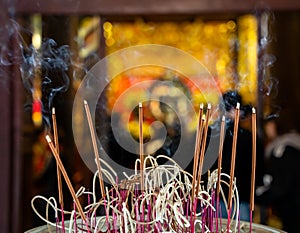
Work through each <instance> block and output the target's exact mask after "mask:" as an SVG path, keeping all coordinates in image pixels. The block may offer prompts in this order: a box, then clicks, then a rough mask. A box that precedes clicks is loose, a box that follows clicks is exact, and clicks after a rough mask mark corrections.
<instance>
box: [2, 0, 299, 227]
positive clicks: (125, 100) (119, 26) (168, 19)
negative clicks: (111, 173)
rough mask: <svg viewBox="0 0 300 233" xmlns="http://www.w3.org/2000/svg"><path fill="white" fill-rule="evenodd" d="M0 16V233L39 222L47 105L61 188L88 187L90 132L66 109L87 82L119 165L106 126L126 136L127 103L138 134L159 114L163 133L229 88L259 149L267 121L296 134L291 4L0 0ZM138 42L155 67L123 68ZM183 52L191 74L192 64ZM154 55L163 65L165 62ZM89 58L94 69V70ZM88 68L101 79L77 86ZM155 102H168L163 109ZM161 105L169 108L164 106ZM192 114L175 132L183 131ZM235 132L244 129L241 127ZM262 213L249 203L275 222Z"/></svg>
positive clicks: (130, 130)
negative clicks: (64, 180)
mask: <svg viewBox="0 0 300 233" xmlns="http://www.w3.org/2000/svg"><path fill="white" fill-rule="evenodd" d="M0 12H1V16H0V45H1V49H0V96H1V106H2V113H1V114H0V119H1V122H2V126H1V130H0V135H1V140H0V141H1V143H0V145H1V156H0V157H1V162H0V174H1V175H0V177H1V179H3V180H2V182H1V187H2V189H1V190H2V191H1V192H0V200H1V201H0V203H1V214H0V216H1V217H0V226H1V227H0V229H1V230H0V231H1V232H24V231H26V230H29V229H31V228H34V227H37V226H40V225H43V224H44V223H43V221H42V220H41V219H40V218H39V217H38V216H36V214H35V213H34V212H33V210H32V206H31V200H32V198H33V197H34V196H36V195H45V196H55V197H57V196H58V190H57V177H56V169H57V168H56V165H55V160H54V158H53V156H52V154H51V150H50V149H49V147H48V145H47V142H46V141H45V137H44V135H45V133H46V134H47V133H50V134H51V133H52V131H53V118H52V117H53V109H54V108H55V115H56V117H57V118H56V121H57V129H58V139H59V151H60V154H61V158H62V162H63V164H64V166H65V168H66V170H67V172H68V175H69V177H70V180H71V182H72V184H73V187H74V189H75V190H78V189H79V188H80V187H81V186H85V187H90V186H91V180H92V177H93V172H92V171H91V169H90V167H89V165H87V163H86V161H83V160H82V156H81V154H82V152H83V151H85V149H86V148H85V147H88V146H90V144H89V143H87V144H86V145H84V144H85V141H86V140H89V139H90V136H89V135H87V134H86V132H85V130H84V128H87V123H86V122H85V121H86V115H85V112H84V109H83V108H82V106H83V105H82V106H81V105H78V102H80V100H81V98H82V97H81V96H80V95H81V94H82V95H83V96H88V97H87V98H91V100H92V99H93V96H92V95H93V94H92V93H88V90H87V89H88V88H89V87H87V86H88V85H91V89H92V90H95V89H94V88H95V86H93V85H102V86H103V87H100V86H99V92H98V93H97V94H96V96H95V98H97V100H96V101H95V103H94V102H93V103H94V104H95V106H92V109H93V110H94V113H95V115H94V116H93V117H94V121H95V127H96V131H97V135H98V139H99V141H100V142H101V143H102V144H104V149H106V151H108V153H111V156H112V157H113V160H114V161H117V162H119V163H120V164H122V165H123V166H126V167H132V166H133V164H134V160H135V159H136V158H137V154H138V153H136V151H134V150H133V151H130V152H128V153H125V152H124V151H123V150H120V149H119V148H118V146H119V145H118V146H116V145H115V144H116V143H118V142H117V141H118V140H115V139H114V140H113V139H111V138H110V137H111V131H110V130H111V129H110V123H111V121H114V119H115V121H117V120H116V119H118V126H115V127H117V129H118V130H119V131H120V132H126V134H128V135H131V136H132V137H133V138H136V139H138V136H139V119H138V117H137V109H136V106H137V103H138V102H139V101H142V102H143V106H144V124H143V127H144V132H143V135H144V139H145V138H146V141H147V140H150V139H151V136H152V134H153V132H152V131H151V130H153V128H151V127H150V125H151V124H152V122H153V121H154V120H157V119H159V120H160V121H163V122H164V123H165V124H166V125H167V126H168V127H169V128H168V129H167V131H168V133H169V134H170V135H171V136H170V138H172V134H176V132H177V128H176V127H177V125H176V123H177V121H178V118H180V117H182V116H183V118H184V117H185V115H184V113H182V115H180V114H181V111H183V112H184V111H185V109H186V108H187V105H188V106H191V107H192V108H193V109H195V111H197V108H198V106H199V105H200V104H201V103H204V104H205V105H206V104H208V103H210V104H211V105H212V107H213V109H214V108H215V107H217V106H218V104H219V100H220V96H222V94H223V93H226V92H227V91H230V90H237V91H238V92H239V94H240V95H241V97H242V99H243V105H249V106H254V107H255V108H256V109H257V133H258V137H259V138H260V139H261V140H262V141H263V143H264V144H266V143H267V141H268V138H267V137H266V133H265V124H266V122H267V120H268V119H270V118H278V122H279V125H280V129H281V130H282V131H283V132H284V131H285V132H288V131H291V130H293V131H298V132H299V131H300V121H299V119H300V110H299V107H298V106H299V105H300V95H299V87H300V63H299V58H298V56H299V54H300V43H299V41H300V30H299V29H300V2H299V1H292V0H289V1H282V0H268V1H264V2H261V1H248V0H247V1H233V0H229V1H226V2H225V1H220V0H205V1H196V0H187V1H177V0H172V1H158V0H153V1H136V0H133V1H119V0H117V1H106V0H103V1H96V0H86V1H80V0H70V1H59V0H55V1H37V0H26V1H25V0H23V1H18V0H17V1H5V0H3V1H2V2H0ZM143 45H161V46H163V47H162V48H161V53H160V54H159V55H157V54H151V52H150V55H149V56H150V60H151V61H155V62H156V63H155V64H156V65H155V64H151V63H147V62H148V60H147V59H146V58H145V61H144V60H143V59H144V57H143V56H141V57H138V58H137V59H138V62H137V64H138V63H139V64H140V65H135V63H134V62H136V61H135V60H134V59H132V64H133V65H132V66H128V67H129V68H128V67H127V66H126V65H127V62H128V63H130V61H129V60H130V59H131V58H130V57H125V58H124V57H122V54H121V56H120V53H121V52H120V51H124V54H126V52H127V50H126V49H128V48H131V49H132V50H131V51H128V53H130V52H133V51H134V48H135V47H137V50H136V51H137V52H138V51H140V50H139V47H140V46H143ZM172 53H174V54H173V55H172ZM177 53H178V54H177ZM116 54H117V55H116ZM119 56H120V57H121V58H122V59H119V60H118V59H110V58H115V57H119ZM151 56H152V57H151ZM186 57H188V58H189V59H190V58H191V59H194V60H197V61H198V62H199V67H200V68H201V69H200V68H199V67H197V68H195V70H193V67H192V65H191V64H188V63H186V60H185V59H186ZM164 58H166V59H167V61H168V62H169V63H170V64H175V65H174V66H173V67H168V66H165V65H164V64H165V63H164V62H165V61H164ZM194 60H193V61H194ZM101 62H102V64H103V63H105V66H100V67H99V68H98V67H97V66H95V65H96V64H99V63H101ZM125 63H126V64H125ZM102 64H100V65H102ZM176 64H178V66H176ZM104 67H105V69H101V68H104ZM174 67H175V68H174ZM198 69H199V70H201V71H198ZM93 72H94V73H93ZM91 73H92V74H91ZM95 74H96V75H99V76H101V77H102V78H103V80H102V79H99V80H97V82H96V83H90V84H89V83H85V79H86V77H88V76H89V75H95ZM107 77H108V78H107ZM104 79H105V80H104ZM107 79H109V80H107ZM141 82H142V83H143V85H142V86H139V83H141ZM82 83H84V84H85V85H87V86H86V87H87V88H86V89H85V90H82V89H83V85H82ZM170 83H171V84H170ZM212 83H213V84H212ZM163 84H165V86H164V85H163ZM128 90H130V91H128ZM178 90H180V91H178ZM166 93H168V94H166ZM182 93H183V94H184V97H182ZM149 95H151V96H152V98H153V99H154V100H151V99H149ZM170 96H171V97H170ZM187 96H188V98H189V100H186V99H185V97H187ZM169 99H172V100H169ZM158 100H163V101H170V103H169V104H170V105H168V106H169V107H168V106H167V104H166V105H162V104H159V103H158V102H159V101H158ZM171 101H175V103H173V102H172V103H171ZM172 104H174V106H175V105H176V106H177V108H176V109H174V108H173V109H170V106H171V108H172V106H173V105H172ZM176 114H179V116H176ZM112 116H114V117H116V118H112V119H110V118H111V117H112ZM179 120H180V119H179ZM196 120H197V119H196V118H195V119H192V120H191V122H189V125H188V127H187V129H186V131H183V130H181V132H180V133H181V134H186V135H187V136H186V137H190V136H191V135H194V133H195V131H196V127H197V122H196ZM245 127H246V128H249V127H250V128H251V126H249V124H248V123H247V122H245ZM171 145H173V143H171ZM152 146H155V145H154V144H153V145H152ZM79 147H80V149H78V148H79ZM150 147H151V146H149V148H146V149H147V150H148V149H149V151H150V152H149V153H152V152H151V150H152V149H153V148H152V147H151V148H150ZM172 150H173V148H171V146H170V147H168V146H165V147H164V150H162V151H163V153H166V154H167V153H170V156H171V154H172ZM236 166H238V164H236ZM63 193H64V198H65V205H66V206H67V207H68V206H71V205H72V196H71V194H70V192H69V191H68V189H67V187H66V186H65V184H64V185H63ZM265 211H266V212H267V217H266V219H263V218H264V217H265V216H261V215H262V212H260V205H257V209H256V211H255V218H254V222H256V223H258V224H260V223H263V224H266V225H269V226H272V227H276V228H279V229H280V228H281V227H282V226H281V220H280V219H279V217H278V216H277V214H276V213H272V208H271V207H270V208H267V210H265Z"/></svg>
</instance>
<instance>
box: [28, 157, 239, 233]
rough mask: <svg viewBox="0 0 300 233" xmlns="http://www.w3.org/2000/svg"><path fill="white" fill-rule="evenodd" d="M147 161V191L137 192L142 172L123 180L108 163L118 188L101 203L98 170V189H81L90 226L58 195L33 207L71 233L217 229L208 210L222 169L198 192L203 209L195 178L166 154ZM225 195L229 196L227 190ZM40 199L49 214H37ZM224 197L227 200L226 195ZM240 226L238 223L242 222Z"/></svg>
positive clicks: (224, 181)
mask: <svg viewBox="0 0 300 233" xmlns="http://www.w3.org/2000/svg"><path fill="white" fill-rule="evenodd" d="M159 158H164V159H168V162H169V163H167V164H162V165H159V164H158V162H157V160H158V159H159ZM144 163H147V164H148V165H147V166H146V164H144V168H145V169H144V172H143V176H144V184H145V189H144V190H143V192H141V190H139V189H138V188H137V186H138V185H139V181H140V177H139V176H140V173H138V172H136V173H135V174H133V175H131V176H128V175H127V179H126V180H123V181H120V182H117V180H118V179H116V177H115V174H116V173H115V172H114V171H113V169H112V168H111V167H109V166H105V163H102V164H103V165H104V166H103V169H102V174H103V176H106V177H107V178H108V179H109V180H110V181H112V187H111V188H110V189H108V187H106V189H105V196H104V197H102V198H101V199H99V198H98V199H97V197H98V196H99V193H96V181H97V179H98V174H97V172H96V173H95V174H94V179H93V189H92V191H86V189H85V188H84V187H81V188H80V189H79V190H78V191H77V192H76V196H77V197H81V198H86V199H88V200H89V203H88V204H87V205H86V206H85V207H84V208H83V209H84V214H85V217H86V219H87V223H88V224H85V223H84V222H83V220H82V219H81V217H80V215H79V214H78V213H77V210H76V208H75V209H73V210H62V209H60V208H59V205H57V203H56V201H55V199H54V198H53V197H51V198H49V199H47V198H45V197H42V196H36V197H34V198H33V199H32V208H33V210H34V211H35V212H36V214H37V215H38V216H39V217H40V218H41V219H42V220H43V221H45V223H47V224H48V225H50V226H53V227H56V228H57V230H59V229H61V228H63V226H64V229H65V230H69V231H70V232H73V231H77V232H99V231H100V232H109V231H110V232H125V233H131V232H187V231H190V230H191V229H196V228H197V229H200V230H201V229H203V231H204V232H208V231H207V230H208V229H211V226H210V223H209V221H207V217H205V216H207V213H208V211H212V212H215V211H216V208H215V204H214V202H213V201H214V198H215V196H214V195H213V193H214V191H215V187H216V182H217V178H216V176H217V170H216V171H213V172H212V173H211V174H210V177H209V179H208V185H207V189H204V188H202V189H200V190H199V192H198V193H196V195H195V199H196V201H195V203H198V205H197V208H196V209H194V208H193V206H192V205H191V203H192V202H191V193H192V192H191V190H192V183H191V180H192V175H191V174H189V173H187V172H186V171H184V170H183V169H182V168H180V166H179V165H178V164H177V163H176V162H175V161H173V160H172V159H170V158H168V157H167V156H164V155H160V156H158V157H157V158H154V157H150V156H147V157H146V158H145V160H144ZM106 168H107V169H106ZM137 168H138V166H137ZM162 176H163V178H162ZM221 177H222V180H221V184H222V185H226V186H229V183H228V181H227V180H228V179H229V178H230V177H229V176H228V175H227V174H223V173H222V174H221ZM233 187H234V190H233V203H234V205H233V206H234V207H235V208H236V209H235V210H234V212H233V213H234V216H235V217H236V216H238V201H239V198H238V191H237V187H236V186H235V185H234V186H233ZM221 195H223V196H224V193H223V190H222V188H221ZM38 199H39V200H40V201H44V202H45V204H46V210H45V213H44V215H43V214H41V213H39V212H38V211H37V208H36V205H37V200H38ZM223 199H224V200H225V201H226V199H225V197H224V198H223ZM53 212H54V213H55V216H56V217H57V220H59V221H56V222H51V221H50V220H49V219H50V218H49V215H50V213H53ZM99 213H101V214H99ZM62 215H64V216H65V218H64V219H67V221H65V223H64V224H63V223H62V222H61V219H59V216H62ZM192 216H194V217H192ZM214 216H215V215H214ZM204 217H205V218H206V220H204ZM202 220H203V221H202ZM210 222H211V221H210ZM234 222H236V223H237V222H238V221H237V218H236V221H234ZM237 227H238V225H237V224H235V225H232V226H231V228H232V229H237Z"/></svg>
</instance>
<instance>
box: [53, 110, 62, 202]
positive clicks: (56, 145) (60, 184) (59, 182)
mask: <svg viewBox="0 0 300 233" xmlns="http://www.w3.org/2000/svg"><path fill="white" fill-rule="evenodd" d="M52 124H53V137H54V145H55V149H56V151H57V154H58V155H59V143H58V132H57V123H56V114H55V108H52ZM56 173H57V184H58V197H59V203H60V205H61V207H63V206H64V200H63V191H62V182H61V172H60V170H59V167H58V165H57V164H56Z"/></svg>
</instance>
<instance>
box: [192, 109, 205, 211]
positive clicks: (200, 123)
mask: <svg viewBox="0 0 300 233" xmlns="http://www.w3.org/2000/svg"><path fill="white" fill-rule="evenodd" d="M202 116H203V104H200V109H199V116H198V127H197V131H196V143H195V151H194V164H193V180H192V204H193V202H194V198H195V182H196V178H197V170H198V161H199V153H200V142H201V138H202V131H203V129H202V128H203V121H202ZM192 206H193V205H192Z"/></svg>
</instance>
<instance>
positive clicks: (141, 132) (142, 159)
mask: <svg viewBox="0 0 300 233" xmlns="http://www.w3.org/2000/svg"><path fill="white" fill-rule="evenodd" d="M139 143H140V175H141V190H142V191H143V190H144V177H143V176H144V173H143V170H144V148H143V105H142V103H139Z"/></svg>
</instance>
